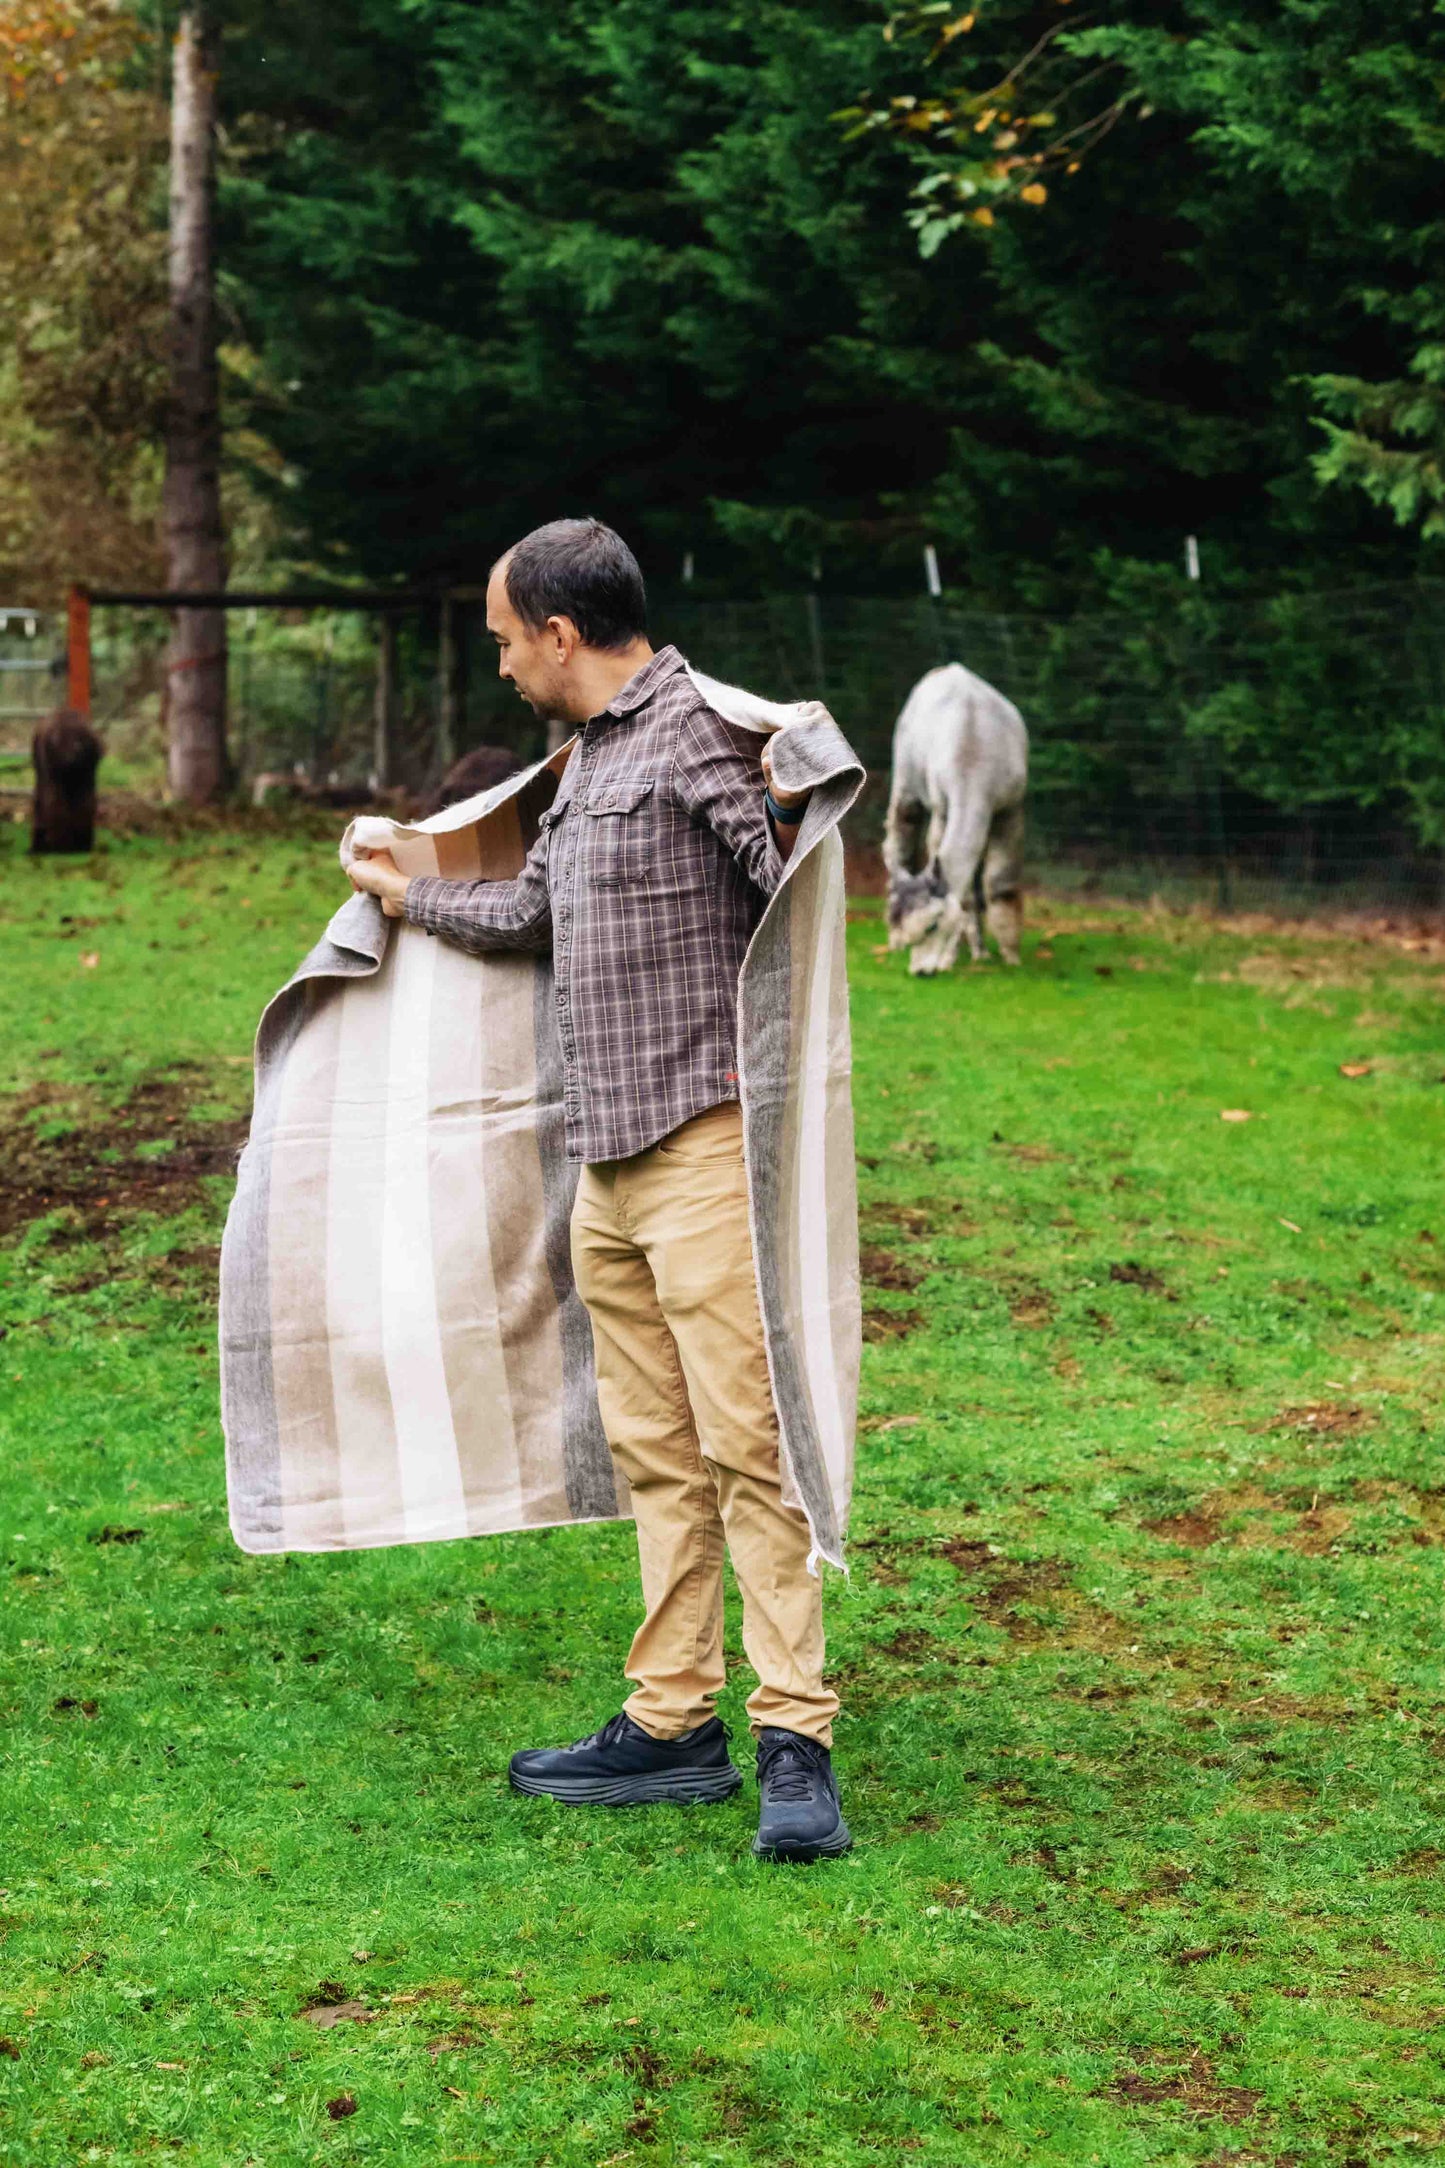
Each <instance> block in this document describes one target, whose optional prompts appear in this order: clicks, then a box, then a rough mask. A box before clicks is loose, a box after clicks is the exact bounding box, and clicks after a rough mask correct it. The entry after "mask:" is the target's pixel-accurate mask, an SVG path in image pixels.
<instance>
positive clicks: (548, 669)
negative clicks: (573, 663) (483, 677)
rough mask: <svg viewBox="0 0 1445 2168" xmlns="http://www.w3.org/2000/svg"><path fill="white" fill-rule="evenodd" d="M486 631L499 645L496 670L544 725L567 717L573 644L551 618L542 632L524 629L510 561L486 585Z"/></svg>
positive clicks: (496, 568) (495, 570)
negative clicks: (512, 591)
mask: <svg viewBox="0 0 1445 2168" xmlns="http://www.w3.org/2000/svg"><path fill="white" fill-rule="evenodd" d="M487 630H488V632H489V633H490V634H491V635H492V638H493V639H494V640H495V641H496V643H497V669H498V672H499V673H500V675H501V676H502V677H504V678H510V679H511V681H512V683H513V684H514V685H515V686H516V688H517V690H518V692H519V693H520V694H521V696H522V698H523V699H524V700H525V701H526V702H527V705H528V706H529V707H530V708H531V709H532V711H533V713H534V714H536V715H540V716H541V717H542V719H543V721H544V722H550V721H551V719H552V718H553V717H554V716H559V717H561V718H562V719H563V720H564V721H565V720H568V716H567V695H568V681H567V670H566V655H567V652H568V646H569V643H568V640H567V638H566V630H565V629H564V621H563V620H561V619H559V618H549V619H548V621H547V623H546V624H545V625H543V626H542V628H541V630H540V631H538V632H533V631H532V629H531V627H530V626H528V625H524V624H523V622H522V620H521V618H520V617H518V615H517V613H516V611H515V610H514V609H513V608H512V605H511V601H510V599H509V597H508V594H507V560H506V559H505V557H504V558H503V559H502V561H501V563H500V564H498V565H496V566H494V567H493V570H492V576H491V578H490V579H489V580H488V582H487Z"/></svg>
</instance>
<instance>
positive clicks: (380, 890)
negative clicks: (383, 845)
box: [346, 851, 410, 918]
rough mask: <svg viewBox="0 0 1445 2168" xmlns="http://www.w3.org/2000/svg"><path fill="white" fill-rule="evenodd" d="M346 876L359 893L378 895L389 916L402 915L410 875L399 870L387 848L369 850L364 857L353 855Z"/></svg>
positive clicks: (404, 910)
mask: <svg viewBox="0 0 1445 2168" xmlns="http://www.w3.org/2000/svg"><path fill="white" fill-rule="evenodd" d="M346 878H347V879H348V880H349V881H350V883H351V885H352V887H353V888H355V889H359V890H360V892H361V894H362V895H364V896H377V897H379V898H380V899H381V908H382V910H383V911H384V912H385V914H386V916H387V917H388V918H405V916H406V892H407V889H408V887H409V886H410V878H409V876H408V875H407V874H405V873H403V872H402V871H401V870H400V868H399V867H398V865H397V862H396V860H395V859H394V858H393V857H392V855H391V852H390V851H372V852H370V853H369V854H368V856H367V857H365V858H353V859H352V861H351V864H350V865H349V866H348V867H347V869H346Z"/></svg>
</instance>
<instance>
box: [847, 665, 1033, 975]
mask: <svg viewBox="0 0 1445 2168" xmlns="http://www.w3.org/2000/svg"><path fill="white" fill-rule="evenodd" d="M1028 780H1029V734H1028V732H1027V730H1026V729H1025V728H1024V720H1023V717H1022V716H1021V715H1020V714H1019V711H1018V709H1017V708H1016V707H1015V706H1014V705H1013V703H1012V702H1011V701H1008V700H1005V699H1004V697H1003V694H1002V693H999V692H995V691H994V689H993V687H992V685H988V684H985V682H984V680H983V679H982V678H981V677H975V676H974V674H973V672H972V671H971V670H965V669H964V667H963V665H962V663H957V662H950V663H945V664H944V666H943V667H942V669H939V670H930V671H929V673H928V675H927V677H924V678H920V679H919V681H918V683H917V684H916V685H915V686H914V688H913V690H912V692H911V693H910V694H909V695H908V698H907V700H906V701H905V702H904V704H903V712H902V714H901V715H900V716H899V718H898V723H897V726H896V728H895V730H894V732H893V783H892V788H891V790H890V792H889V796H888V821H887V825H886V827H885V829H884V833H883V863H884V865H885V866H886V867H887V869H888V946H889V947H890V948H895V949H901V948H906V949H910V950H911V951H912V954H911V955H910V957H909V961H908V968H909V970H910V971H916V972H921V973H930V972H935V971H946V970H947V969H948V967H949V965H950V964H951V963H952V962H953V959H954V957H955V956H956V955H957V954H958V944H959V942H960V940H962V939H964V938H965V937H966V938H967V941H968V947H969V953H970V955H971V956H972V957H973V958H974V960H975V961H976V962H978V961H981V960H982V959H983V957H984V956H985V955H986V954H987V951H986V950H985V948H984V945H983V932H982V928H981V926H980V923H979V914H980V909H983V910H985V911H986V912H987V914H988V921H989V924H990V926H991V928H992V930H993V934H994V937H995V939H996V940H997V942H998V945H999V949H1000V952H1001V953H1002V956H1003V960H1004V962H1005V963H1007V964H1016V963H1017V962H1018V960H1019V936H1020V934H1021V933H1022V931H1023V892H1022V888H1021V885H1020V884H1021V880H1022V872H1023V837H1024V794H1025V792H1026V791H1027V789H1028Z"/></svg>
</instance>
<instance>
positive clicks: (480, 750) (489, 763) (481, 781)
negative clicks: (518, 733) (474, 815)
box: [427, 745, 522, 814]
mask: <svg viewBox="0 0 1445 2168" xmlns="http://www.w3.org/2000/svg"><path fill="white" fill-rule="evenodd" d="M521 766H522V763H521V761H520V760H518V758H517V756H516V754H515V753H509V752H508V751H507V748H506V747H505V746H504V745H474V746H473V747H472V749H471V751H470V752H469V753H463V754H462V757H461V759H460V760H454V761H453V762H452V764H451V766H450V767H449V768H448V770H447V772H446V774H445V775H444V776H443V777H442V781H441V788H440V789H439V790H438V791H437V793H436V795H435V797H434V798H432V800H431V802H430V803H429V805H428V806H427V813H428V814H432V813H440V812H441V811H442V809H443V808H444V807H445V806H449V805H460V804H461V802H462V800H463V799H464V798H475V797H476V796H477V795H478V793H479V792H481V791H484V790H490V789H491V788H492V785H493V784H494V783H501V782H504V781H505V780H506V778H507V777H508V776H509V775H515V774H516V773H517V771H518V769H519V768H520V767H521Z"/></svg>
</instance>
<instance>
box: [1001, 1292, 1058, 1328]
mask: <svg viewBox="0 0 1445 2168" xmlns="http://www.w3.org/2000/svg"><path fill="white" fill-rule="evenodd" d="M1008 1314H1009V1317H1010V1318H1011V1320H1012V1321H1013V1323H1014V1324H1015V1325H1020V1326H1022V1327H1023V1329H1024V1330H1025V1331H1026V1332H1038V1331H1040V1330H1041V1329H1042V1328H1043V1327H1044V1326H1045V1325H1047V1324H1050V1323H1051V1322H1052V1320H1053V1315H1054V1298H1053V1296H1052V1295H1051V1294H1050V1293H1049V1291H1048V1289H1047V1288H1046V1287H1043V1286H1041V1285H1040V1284H1039V1282H1038V1281H1037V1280H1023V1281H1016V1282H1015V1283H1014V1285H1013V1286H1012V1287H1011V1288H1010V1289H1009V1291H1008Z"/></svg>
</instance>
